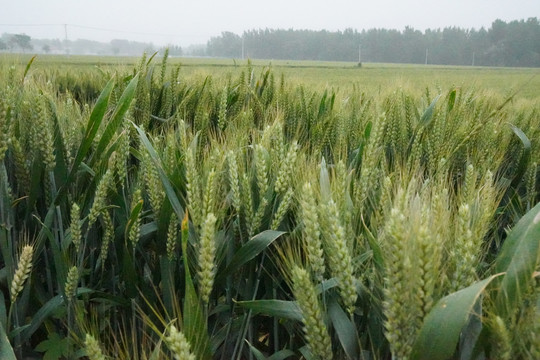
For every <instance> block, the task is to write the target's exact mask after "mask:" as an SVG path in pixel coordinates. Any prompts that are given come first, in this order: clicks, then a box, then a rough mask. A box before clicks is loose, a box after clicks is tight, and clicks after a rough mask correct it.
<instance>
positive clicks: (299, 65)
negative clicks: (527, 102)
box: [3, 55, 540, 99]
mask: <svg viewBox="0 0 540 360" xmlns="http://www.w3.org/2000/svg"><path fill="white" fill-rule="evenodd" d="M29 59H30V55H28V56H18V57H14V56H10V55H4V56H3V62H4V63H5V62H9V63H13V62H18V63H19V64H20V66H25V65H26V64H27V62H28V60H29ZM137 61H138V58H131V57H112V56H110V57H101V56H70V57H65V56H43V55H40V56H39V57H38V58H37V60H36V62H35V64H34V66H33V68H36V69H39V68H40V67H43V68H48V67H50V66H60V65H61V66H62V68H63V69H65V70H66V71H67V70H69V69H76V70H75V71H81V70H83V69H84V70H85V71H97V70H96V69H95V68H96V67H98V68H101V69H105V70H112V69H118V68H121V69H126V68H127V67H133V66H134V65H135V64H136V63H137ZM251 62H252V65H253V67H254V68H255V69H257V71H260V70H261V69H262V68H264V67H271V68H272V70H273V71H274V73H275V74H276V75H277V76H279V75H281V74H283V75H284V76H285V77H286V78H287V80H288V81H289V82H293V83H299V84H304V85H306V86H310V87H318V88H320V87H328V88H334V89H336V90H339V91H341V92H343V93H346V92H347V91H350V90H351V88H353V87H357V88H358V89H360V90H361V91H364V92H366V93H369V94H374V93H377V94H379V95H380V94H383V93H385V92H386V91H388V90H389V89H395V88H397V87H403V88H411V89H417V90H418V89H425V88H426V87H430V88H433V89H438V90H440V91H446V90H448V89H450V88H451V87H461V86H465V87H467V88H475V89H478V90H489V91H494V92H496V93H499V94H503V95H509V94H511V93H513V92H517V97H518V98H525V99H537V98H539V97H540V91H539V89H540V69H534V68H487V67H472V66H471V67H464V66H461V67H457V66H456V67H452V66H437V65H427V66H422V65H408V64H375V63H364V64H363V66H362V67H361V68H359V67H358V66H357V63H350V62H324V61H284V60H252V61H251ZM246 64H247V61H245V60H244V61H242V60H238V59H211V58H171V59H169V65H170V66H169V67H170V68H171V67H173V66H175V65H181V67H182V68H181V72H180V74H181V75H182V76H183V77H185V78H188V79H189V78H193V77H199V78H201V77H205V76H207V75H211V76H213V77H216V78H222V77H224V76H227V75H228V74H231V76H232V77H237V76H238V75H239V74H240V72H241V71H242V70H243V69H244V67H245V65H246Z"/></svg>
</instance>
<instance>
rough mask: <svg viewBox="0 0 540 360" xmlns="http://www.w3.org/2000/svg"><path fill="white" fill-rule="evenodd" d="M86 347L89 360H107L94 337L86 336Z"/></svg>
mask: <svg viewBox="0 0 540 360" xmlns="http://www.w3.org/2000/svg"><path fill="white" fill-rule="evenodd" d="M84 347H85V350H86V356H88V359H90V360H105V355H103V352H102V351H101V347H100V346H99V342H98V341H97V340H96V338H94V337H93V336H92V335H90V334H86V338H85V339H84Z"/></svg>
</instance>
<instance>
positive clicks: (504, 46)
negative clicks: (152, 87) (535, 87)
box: [206, 17, 540, 67]
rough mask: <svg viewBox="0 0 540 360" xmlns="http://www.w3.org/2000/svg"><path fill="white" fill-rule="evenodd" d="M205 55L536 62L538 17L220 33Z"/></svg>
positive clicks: (499, 63) (531, 64)
mask: <svg viewBox="0 0 540 360" xmlns="http://www.w3.org/2000/svg"><path fill="white" fill-rule="evenodd" d="M206 55H208V56H218V57H232V58H241V57H249V58H256V59H257V58H258V59H287V60H324V61H359V60H360V61H365V62H389V63H413V64H422V63H428V64H441V65H478V66H521V67H540V22H539V20H538V19H537V18H536V17H533V18H529V19H527V20H514V21H510V22H505V21H503V20H496V21H494V22H493V23H492V24H491V27H490V28H488V29H485V28H480V29H479V30H476V29H463V28H459V27H445V28H443V29H428V30H426V31H424V32H422V31H419V30H415V29H414V28H412V27H406V28H405V29H404V30H403V31H399V30H391V29H370V30H362V31H357V30H354V29H347V30H345V31H336V32H331V31H326V30H321V31H313V30H293V29H289V30H285V29H276V30H273V29H264V30H263V29H258V30H249V31H245V32H244V33H243V34H242V35H237V34H234V33H232V32H223V33H222V34H221V35H220V36H217V37H213V38H211V39H210V40H209V41H208V42H207V44H206Z"/></svg>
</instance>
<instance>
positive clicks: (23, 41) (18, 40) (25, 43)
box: [11, 34, 33, 52]
mask: <svg viewBox="0 0 540 360" xmlns="http://www.w3.org/2000/svg"><path fill="white" fill-rule="evenodd" d="M31 40H32V38H31V37H30V36H28V35H26V34H14V35H13V36H12V37H11V41H12V42H13V44H14V45H16V46H18V47H19V48H20V49H21V50H22V51H23V52H24V51H26V50H32V49H33V46H32V44H31V43H30V41H31Z"/></svg>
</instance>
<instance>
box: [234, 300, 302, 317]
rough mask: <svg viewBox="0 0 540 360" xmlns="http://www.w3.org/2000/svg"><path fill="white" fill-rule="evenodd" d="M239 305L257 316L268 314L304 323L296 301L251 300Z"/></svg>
mask: <svg viewBox="0 0 540 360" xmlns="http://www.w3.org/2000/svg"><path fill="white" fill-rule="evenodd" d="M237 304H238V305H240V306H242V307H245V308H247V309H250V310H252V311H253V312H254V313H255V314H266V315H270V316H275V317H278V318H282V319H290V320H295V321H302V313H301V312H300V308H299V307H298V304H297V303H296V301H286V300H250V301H238V302H237Z"/></svg>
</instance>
